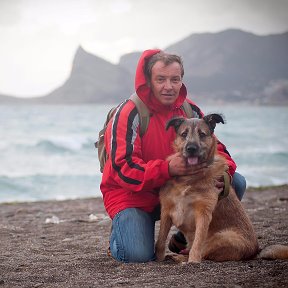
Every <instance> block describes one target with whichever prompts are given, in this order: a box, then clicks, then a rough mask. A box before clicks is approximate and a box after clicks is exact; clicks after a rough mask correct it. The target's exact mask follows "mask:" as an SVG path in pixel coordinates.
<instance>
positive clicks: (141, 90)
mask: <svg viewBox="0 0 288 288" xmlns="http://www.w3.org/2000/svg"><path fill="white" fill-rule="evenodd" d="M161 51H162V50H160V49H151V50H145V51H144V52H143V53H142V55H141V57H140V59H139V61H138V65H137V69H136V75H135V91H136V93H137V95H138V96H139V97H140V98H141V100H142V101H143V102H144V103H145V104H146V106H148V107H149V108H150V109H151V110H159V109H163V108H164V107H165V108H166V109H169V110H170V109H173V108H174V109H175V108H179V107H180V106H181V105H182V104H183V102H184V100H185V99H186V96H187V90H186V87H185V85H184V84H182V87H181V89H180V92H179V96H178V98H177V100H176V101H175V103H174V104H173V107H167V106H164V105H162V104H161V103H160V102H159V101H158V100H157V99H156V98H155V97H153V94H152V90H151V89H150V87H149V86H148V85H147V83H146V78H145V74H144V66H145V63H146V61H147V60H148V59H149V58H150V57H152V56H153V55H155V54H157V53H159V52H161ZM163 106H164V107H163ZM166 109H164V110H166Z"/></svg>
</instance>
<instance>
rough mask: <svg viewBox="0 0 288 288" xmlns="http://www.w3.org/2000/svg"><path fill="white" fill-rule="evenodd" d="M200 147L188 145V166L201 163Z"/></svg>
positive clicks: (186, 153)
mask: <svg viewBox="0 0 288 288" xmlns="http://www.w3.org/2000/svg"><path fill="white" fill-rule="evenodd" d="M199 151H200V147H199V146H198V145H197V144H195V143H188V144H187V145H186V146H185V155H184V156H185V157H186V158H187V164H188V165H197V164H198V162H199Z"/></svg>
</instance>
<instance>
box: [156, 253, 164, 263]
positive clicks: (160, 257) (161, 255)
mask: <svg viewBox="0 0 288 288" xmlns="http://www.w3.org/2000/svg"><path fill="white" fill-rule="evenodd" d="M164 260H165V253H159V252H156V261H157V262H162V261H164Z"/></svg>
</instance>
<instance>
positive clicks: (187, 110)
mask: <svg viewBox="0 0 288 288" xmlns="http://www.w3.org/2000/svg"><path fill="white" fill-rule="evenodd" d="M181 108H182V110H183V111H184V112H185V114H186V116H187V118H193V116H194V113H193V110H192V107H191V105H190V104H189V103H188V102H187V101H186V100H185V101H184V102H183V104H182V106H181Z"/></svg>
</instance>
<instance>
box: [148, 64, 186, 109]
mask: <svg viewBox="0 0 288 288" xmlns="http://www.w3.org/2000/svg"><path fill="white" fill-rule="evenodd" d="M151 72H152V73H151V83H150V88H151V90H152V92H153V94H154V96H155V97H156V98H157V99H158V101H159V102H160V103H162V104H163V105H167V106H168V105H171V104H173V103H174V102H175V101H176V99H177V97H178V95H179V92H180V88H181V86H182V77H181V67H180V64H179V63H177V62H174V63H171V64H169V65H167V66H165V65H164V63H163V62H162V61H157V62H156V63H155V64H154V66H153V67H152V71H151Z"/></svg>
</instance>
